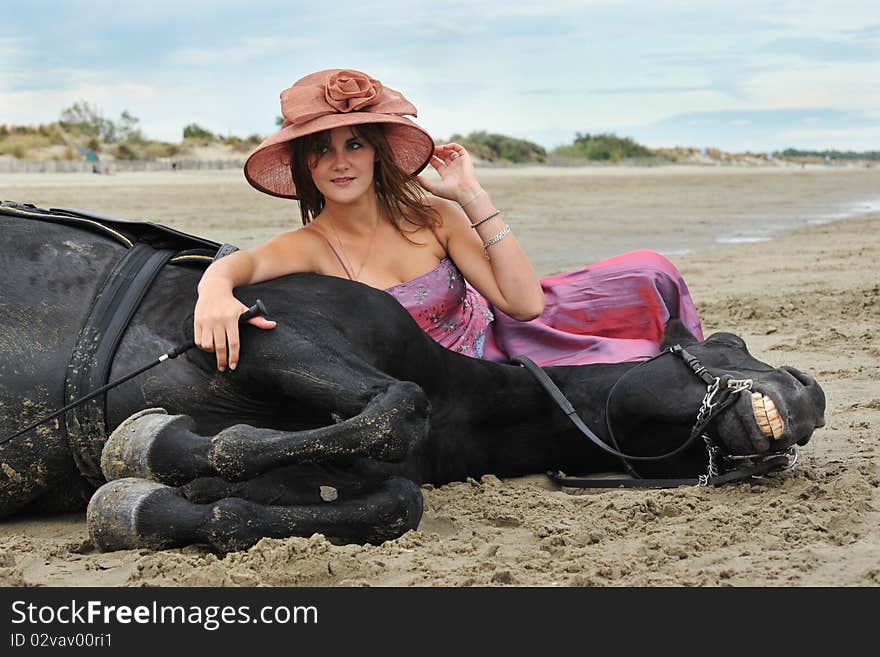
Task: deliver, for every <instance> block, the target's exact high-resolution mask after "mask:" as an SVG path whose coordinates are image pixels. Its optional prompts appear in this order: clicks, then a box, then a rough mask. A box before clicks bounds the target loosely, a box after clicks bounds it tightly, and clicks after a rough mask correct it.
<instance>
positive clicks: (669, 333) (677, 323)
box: [660, 317, 699, 350]
mask: <svg viewBox="0 0 880 657" xmlns="http://www.w3.org/2000/svg"><path fill="white" fill-rule="evenodd" d="M697 342H699V340H697V338H696V337H694V334H693V333H691V332H690V331H689V330H688V327H687V326H685V325H684V322H682V321H681V320H680V319H678V318H677V317H673V318H672V319H670V320H669V321H668V322H666V330H665V331H664V332H663V342H662V343H661V344H660V349H661V350H662V349H666V348H667V347H671V346H672V345H675V344H678V345H681V346H682V347H684V346H686V345H689V344H696V343H697Z"/></svg>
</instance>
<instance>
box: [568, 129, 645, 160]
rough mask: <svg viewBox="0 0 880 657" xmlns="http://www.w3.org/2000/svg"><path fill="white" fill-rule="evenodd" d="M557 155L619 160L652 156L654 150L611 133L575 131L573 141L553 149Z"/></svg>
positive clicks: (586, 158)
mask: <svg viewBox="0 0 880 657" xmlns="http://www.w3.org/2000/svg"><path fill="white" fill-rule="evenodd" d="M553 152H554V153H555V154H557V155H567V156H569V157H580V158H583V159H585V160H597V161H610V162H619V161H620V160H623V159H626V158H637V157H653V156H654V152H653V151H652V150H651V149H649V148H647V147H645V146H642V145H641V144H639V143H638V142H636V141H634V140H633V139H630V138H629V137H618V136H617V135H615V134H612V133H602V134H597V135H591V134H589V133H585V134H581V133H579V132H578V133H575V138H574V142H573V143H572V144H569V145H566V146H559V147H557V148H555V149H554V150H553Z"/></svg>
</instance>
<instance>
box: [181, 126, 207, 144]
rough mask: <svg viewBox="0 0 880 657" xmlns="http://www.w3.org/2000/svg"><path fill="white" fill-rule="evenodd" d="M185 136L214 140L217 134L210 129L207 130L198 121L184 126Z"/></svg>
mask: <svg viewBox="0 0 880 657" xmlns="http://www.w3.org/2000/svg"><path fill="white" fill-rule="evenodd" d="M183 138H184V139H200V140H206V141H213V140H214V139H215V135H214V133H213V132H211V131H210V130H206V129H205V128H203V127H202V126H200V125H199V124H198V123H190V124H189V125H188V126H185V127H184V128H183Z"/></svg>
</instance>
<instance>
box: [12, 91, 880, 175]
mask: <svg viewBox="0 0 880 657" xmlns="http://www.w3.org/2000/svg"><path fill="white" fill-rule="evenodd" d="M275 122H276V124H277V125H279V126H280V125H282V124H283V122H284V118H283V117H281V116H278V117H276V121H275ZM139 124H140V120H139V119H138V118H137V117H136V116H134V115H133V114H131V113H130V112H128V111H127V110H125V111H123V112H122V114H120V115H119V118H118V119H117V120H112V119H108V118H106V117H105V116H103V115H102V114H101V111H100V109H99V108H98V107H97V106H95V105H91V104H89V103H88V102H86V101H80V102H77V103H74V104H73V105H71V106H70V107H66V108H64V109H63V110H62V111H61V114H60V118H59V120H58V121H56V122H54V123H48V124H41V125H38V126H16V125H2V124H0V156H3V155H5V156H12V157H15V158H19V159H37V160H46V159H52V160H77V159H80V158H82V157H83V153H84V150H83V149H85V148H88V149H90V150H91V151H93V152H94V153H97V154H102V155H105V156H110V157H113V158H116V159H120V160H155V159H160V158H171V157H186V156H187V155H189V154H190V153H192V151H193V149H194V148H197V147H205V146H215V145H216V146H225V147H228V150H227V153H228V152H229V151H232V152H233V153H240V154H246V153H249V152H250V151H252V150H253V149H254V148H256V147H257V146H258V145H259V144H260V143H261V142H262V141H263V137H262V136H261V135H259V134H251V135H248V136H247V137H237V136H235V135H228V136H225V137H224V136H223V135H220V134H217V133H214V132H212V131H211V130H208V129H207V128H205V127H203V126H201V125H199V124H198V123H195V122H193V123H190V124H188V125H186V126H185V127H184V128H183V135H182V137H183V139H182V141H181V142H180V143H179V144H175V143H169V142H163V141H153V140H150V139H147V138H145V137H144V135H143V133H142V132H141V129H140V127H139ZM449 141H454V142H458V143H460V144H462V145H463V146H464V147H465V148H467V149H468V151H470V153H471V155H472V156H473V157H474V158H475V159H477V160H481V161H484V162H492V163H512V164H521V163H540V164H545V163H547V162H548V161H549V162H550V163H551V164H577V163H583V162H609V163H616V162H622V161H624V160H634V159H636V160H639V161H640V163H642V164H662V163H664V162H666V163H669V162H706V161H707V160H709V161H711V162H714V163H721V164H733V163H737V162H739V161H750V162H753V161H754V160H756V159H761V160H767V159H769V158H768V156H767V155H766V154H763V153H739V154H734V153H726V152H724V151H721V150H718V149H716V148H700V149H697V148H693V147H684V146H676V147H673V148H657V149H650V148H647V147H646V146H643V145H642V144H639V143H638V142H636V141H635V140H633V139H631V138H629V137H618V136H617V135H615V134H613V133H597V134H590V133H584V134H581V133H579V132H578V133H575V137H574V140H573V141H572V143H570V144H566V145H563V146H558V147H557V148H555V149H553V150H552V152H550V153H548V152H547V151H546V150H545V149H544V148H542V147H541V146H540V145H538V144H535V143H534V142H530V141H527V140H525V139H518V138H516V137H511V136H509V135H502V134H498V133H490V132H486V131H485V130H481V131H477V132H471V133H470V134H468V135H460V134H454V135H452V136H451V137H450V138H449ZM221 152H222V151H221ZM221 157H222V156H221ZM226 157H228V155H227V156H226ZM773 158H775V159H777V160H790V161H794V162H801V163H824V162H826V161H827V160H829V159H830V160H838V161H840V160H850V161H852V160H862V161H865V160H867V161H880V151H865V152H861V153H858V152H854V151H836V150H824V151H810V150H799V149H795V148H787V149H785V150H784V151H781V152H775V153H773Z"/></svg>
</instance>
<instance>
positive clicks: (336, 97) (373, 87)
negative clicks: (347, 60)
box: [324, 71, 382, 112]
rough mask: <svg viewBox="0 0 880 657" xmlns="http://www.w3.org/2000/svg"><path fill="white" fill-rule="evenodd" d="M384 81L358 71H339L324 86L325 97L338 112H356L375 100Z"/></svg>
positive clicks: (380, 91)
mask: <svg viewBox="0 0 880 657" xmlns="http://www.w3.org/2000/svg"><path fill="white" fill-rule="evenodd" d="M381 93H382V83H381V82H379V81H378V80H374V79H373V78H371V77H369V76H367V75H364V74H363V73H359V72H358V71H337V72H336V73H333V74H332V75H331V76H330V77H329V78H328V79H327V84H326V85H325V86H324V99H325V100H326V101H327V104H328V105H330V106H331V107H332V108H333V109H335V110H336V111H337V112H355V111H357V110H359V109H361V108H362V107H365V106H367V105H370V104H372V103H374V102H375V100H376V98H377V97H378V96H379V94H381Z"/></svg>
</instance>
